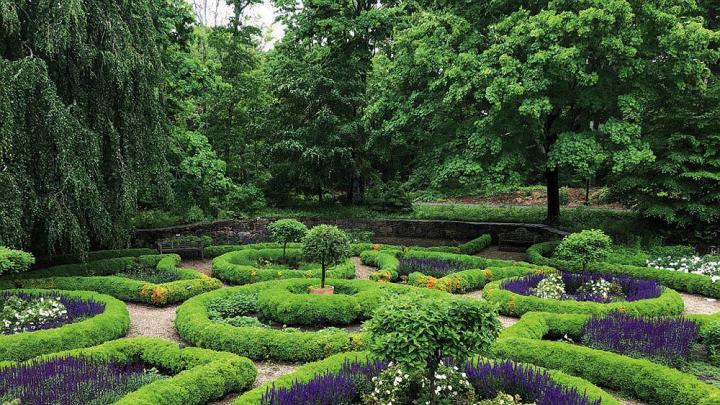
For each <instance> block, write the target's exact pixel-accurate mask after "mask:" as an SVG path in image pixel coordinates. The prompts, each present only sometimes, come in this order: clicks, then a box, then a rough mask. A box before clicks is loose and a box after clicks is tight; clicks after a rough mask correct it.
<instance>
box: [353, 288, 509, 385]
mask: <svg viewBox="0 0 720 405" xmlns="http://www.w3.org/2000/svg"><path fill="white" fill-rule="evenodd" d="M500 328H501V326H500V321H499V320H498V318H497V313H496V312H495V310H494V308H493V307H492V306H491V305H489V304H488V303H487V302H485V301H484V300H473V299H447V300H432V299H427V298H424V297H422V296H419V295H416V294H407V295H405V296H401V297H397V298H395V299H392V300H389V301H387V302H386V303H385V305H382V306H380V307H378V309H376V310H375V312H374V314H373V317H372V319H371V320H370V321H368V322H367V323H366V324H365V330H366V331H367V333H368V340H369V341H370V347H371V350H372V352H373V353H375V354H376V355H378V356H379V357H380V358H386V359H388V360H390V361H393V362H396V363H398V364H399V365H400V366H401V367H403V369H405V370H412V371H419V370H426V371H427V373H428V376H430V377H431V380H433V379H434V378H433V377H432V376H434V374H435V370H437V368H438V366H439V364H440V360H441V359H443V358H444V357H451V358H453V359H455V360H457V361H465V360H467V359H468V358H469V357H470V356H471V355H472V354H475V353H480V352H483V351H485V350H487V349H488V348H489V347H490V345H491V344H492V342H493V341H494V340H495V338H496V337H497V335H498V333H499V331H500Z"/></svg>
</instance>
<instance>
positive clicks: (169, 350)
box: [43, 337, 257, 405]
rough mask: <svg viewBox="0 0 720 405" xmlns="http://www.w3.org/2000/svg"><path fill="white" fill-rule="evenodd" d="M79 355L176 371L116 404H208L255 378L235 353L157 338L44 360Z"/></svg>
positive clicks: (248, 363)
mask: <svg viewBox="0 0 720 405" xmlns="http://www.w3.org/2000/svg"><path fill="white" fill-rule="evenodd" d="M65 356H78V357H85V358H91V359H97V360H101V361H108V360H114V361H118V362H121V363H124V362H129V361H131V360H135V359H139V360H141V361H142V362H144V363H147V364H148V365H150V366H152V367H157V368H159V369H161V370H169V371H170V372H171V373H172V374H173V375H172V376H171V377H168V378H164V379H161V380H158V381H155V382H153V383H151V384H147V385H145V386H143V387H141V388H140V389H138V390H136V391H133V392H131V393H129V394H127V395H125V396H124V397H122V398H121V399H120V400H119V401H117V402H115V404H114V405H193V404H198V405H200V404H205V403H208V402H210V401H213V400H216V399H219V398H222V397H223V396H224V395H225V394H227V393H230V392H242V391H243V390H246V389H248V388H249V387H250V386H252V384H253V383H254V382H255V378H256V376H257V371H256V369H255V365H254V364H253V363H252V362H251V361H250V360H249V359H247V358H244V357H240V356H237V355H235V354H232V353H221V352H214V351H212V350H206V349H200V348H195V347H189V348H181V347H180V346H179V345H177V344H175V343H171V342H168V341H165V340H162V339H155V338H144V337H137V338H129V339H120V340H115V341H112V342H107V343H105V344H102V345H100V346H95V347H90V348H87V349H79V350H73V351H67V352H61V353H55V354H51V355H48V356H43V359H50V358H55V357H65Z"/></svg>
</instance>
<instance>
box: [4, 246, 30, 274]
mask: <svg viewBox="0 0 720 405" xmlns="http://www.w3.org/2000/svg"><path fill="white" fill-rule="evenodd" d="M33 263H35V257H34V256H33V255H32V254H30V253H27V252H23V251H22V250H15V249H9V248H6V247H5V246H0V275H2V274H8V273H21V272H24V271H27V269H29V268H30V266H31V265H32V264H33Z"/></svg>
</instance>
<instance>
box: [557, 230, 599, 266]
mask: <svg viewBox="0 0 720 405" xmlns="http://www.w3.org/2000/svg"><path fill="white" fill-rule="evenodd" d="M611 243H612V241H611V240H610V237H609V236H607V235H605V233H603V231H600V230H597V229H590V230H586V231H581V232H577V233H572V234H570V235H568V236H566V237H565V238H564V239H563V240H562V241H561V242H560V244H559V245H558V247H557V249H556V250H555V256H556V257H557V258H558V259H560V260H567V261H576V262H579V263H580V264H582V268H583V271H585V270H587V266H588V264H589V263H590V262H595V261H601V260H602V259H604V258H605V257H606V256H607V255H608V249H609V248H610V244H611Z"/></svg>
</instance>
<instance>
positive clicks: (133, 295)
mask: <svg viewBox="0 0 720 405" xmlns="http://www.w3.org/2000/svg"><path fill="white" fill-rule="evenodd" d="M180 260H181V259H180V256H178V255H176V254H169V255H150V256H138V257H120V258H113V259H104V260H97V261H93V262H88V263H81V264H66V265H62V266H55V267H49V268H47V269H43V270H36V271H31V272H28V273H22V274H19V275H17V277H3V278H0V289H8V288H45V289H60V290H83V291H96V292H99V293H103V294H108V295H111V296H113V297H115V298H118V299H121V300H123V301H131V302H144V303H147V304H152V305H158V306H162V305H167V304H173V303H177V302H182V301H185V300H186V299H188V298H190V297H193V296H195V295H198V294H202V293H204V292H207V291H211V290H215V289H218V288H220V287H222V282H221V281H220V280H217V279H214V278H211V277H208V276H206V275H204V274H202V273H200V272H198V271H195V270H192V269H181V268H177V265H178V264H179V263H180ZM138 264H143V265H146V266H154V267H156V268H157V269H162V270H171V271H176V272H177V273H178V274H179V275H180V278H181V279H180V280H177V281H171V282H168V283H162V284H155V283H149V282H147V281H142V280H135V279H131V278H126V277H119V276H114V275H113V274H116V273H120V272H122V271H124V270H125V269H127V268H129V267H131V266H135V265H138Z"/></svg>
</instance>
